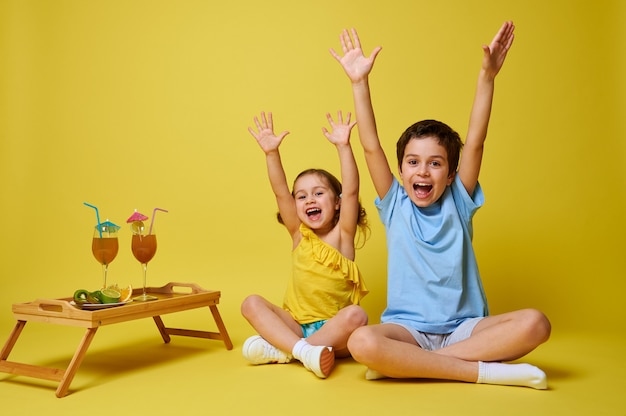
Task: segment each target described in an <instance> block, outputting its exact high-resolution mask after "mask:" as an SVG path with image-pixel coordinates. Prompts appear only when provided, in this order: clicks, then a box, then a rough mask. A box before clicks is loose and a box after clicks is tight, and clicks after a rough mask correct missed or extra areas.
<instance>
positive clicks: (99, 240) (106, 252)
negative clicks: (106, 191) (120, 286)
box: [91, 220, 120, 288]
mask: <svg viewBox="0 0 626 416" xmlns="http://www.w3.org/2000/svg"><path fill="white" fill-rule="evenodd" d="M119 229H120V227H119V226H117V225H115V224H113V223H112V222H110V221H108V220H107V221H105V222H103V223H101V224H97V225H96V226H95V229H94V232H93V238H92V240H91V252H92V253H93V256H94V257H95V258H96V260H98V262H99V263H100V264H101V265H102V287H103V288H105V287H107V274H108V272H109V264H110V263H111V262H112V261H113V260H114V259H115V256H117V251H118V249H119V243H118V240H117V232H118V231H119Z"/></svg>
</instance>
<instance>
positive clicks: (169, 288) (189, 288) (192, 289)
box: [146, 282, 206, 294]
mask: <svg viewBox="0 0 626 416" xmlns="http://www.w3.org/2000/svg"><path fill="white" fill-rule="evenodd" d="M175 288H176V289H180V288H185V289H186V290H184V291H180V290H175ZM146 292H148V293H150V292H152V293H167V294H172V293H182V294H196V293H202V292H206V290H204V289H203V288H202V287H200V286H198V285H197V284H195V283H180V282H170V283H168V284H166V285H165V286H161V287H149V288H146Z"/></svg>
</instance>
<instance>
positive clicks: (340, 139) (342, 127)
mask: <svg viewBox="0 0 626 416" xmlns="http://www.w3.org/2000/svg"><path fill="white" fill-rule="evenodd" d="M351 117H352V115H351V114H350V113H348V115H347V117H346V120H345V122H344V120H343V114H342V112H341V111H337V122H336V123H335V121H334V120H333V117H332V116H331V115H330V113H326V118H327V119H328V123H329V124H330V127H331V128H332V131H328V129H327V128H326V127H322V133H324V136H326V138H327V139H328V141H330V142H331V143H332V144H334V145H335V146H338V145H347V144H349V143H350V132H351V131H352V128H353V127H354V126H355V125H356V120H355V121H353V122H350V118H351Z"/></svg>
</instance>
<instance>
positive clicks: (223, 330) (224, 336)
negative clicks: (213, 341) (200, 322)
mask: <svg viewBox="0 0 626 416" xmlns="http://www.w3.org/2000/svg"><path fill="white" fill-rule="evenodd" d="M209 308H211V313H212V314H213V319H214V320H215V323H216V324H217V327H218V329H219V330H220V334H222V340H223V341H224V345H226V349H227V350H232V349H233V343H232V342H231V341H230V337H229V336H228V331H226V325H224V321H222V317H221V315H220V312H219V311H218V310H217V305H210V306H209Z"/></svg>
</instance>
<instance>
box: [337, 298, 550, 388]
mask: <svg viewBox="0 0 626 416" xmlns="http://www.w3.org/2000/svg"><path fill="white" fill-rule="evenodd" d="M549 336H550V323H549V321H548V319H547V318H546V317H545V315H543V313H541V312H539V311H537V310H534V309H524V310H519V311H515V312H509V313H505V314H502V315H495V316H490V317H487V318H485V319H483V320H481V321H480V322H479V323H478V324H477V325H476V327H475V328H474V330H473V331H472V334H471V336H470V337H469V338H467V339H465V340H463V341H460V342H458V343H456V344H452V345H449V346H446V347H443V348H441V349H438V350H433V351H427V350H424V349H422V348H421V347H420V346H419V345H418V344H417V342H416V340H415V339H414V338H413V336H412V335H411V334H410V333H409V332H408V331H407V330H406V329H404V328H403V327H401V326H399V325H393V324H380V325H372V326H368V327H362V328H358V329H356V330H355V331H354V333H353V334H352V336H351V337H350V339H349V340H348V348H349V349H350V351H351V353H352V356H353V357H354V358H355V360H357V361H359V362H360V363H362V364H365V365H366V366H367V367H368V368H370V369H372V370H374V371H376V372H378V373H380V374H381V375H384V376H387V377H393V378H433V379H445V380H458V381H465V382H486V383H493V384H512V385H525V386H530V387H535V388H545V374H543V372H542V371H541V370H539V369H537V368H536V367H532V366H529V365H527V364H500V363H495V362H499V361H509V360H515V359H518V358H520V357H523V356H524V355H526V354H528V353H529V352H531V351H532V350H533V349H535V348H536V347H537V346H538V345H540V344H541V343H543V342H545V341H547V339H548V338H549ZM492 364H494V365H492ZM496 364H497V365H496ZM486 365H487V366H488V367H489V369H487V367H486ZM514 366H517V367H514ZM511 373H514V374H511ZM537 378H543V380H539V381H538V380H537ZM529 379H531V380H530V381H529Z"/></svg>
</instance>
